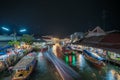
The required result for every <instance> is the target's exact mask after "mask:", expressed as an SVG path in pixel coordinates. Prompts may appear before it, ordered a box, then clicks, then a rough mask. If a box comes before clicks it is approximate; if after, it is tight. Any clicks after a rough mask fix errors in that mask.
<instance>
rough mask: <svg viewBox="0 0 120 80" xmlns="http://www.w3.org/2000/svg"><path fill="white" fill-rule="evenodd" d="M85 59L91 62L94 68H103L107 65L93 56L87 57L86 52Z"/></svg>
mask: <svg viewBox="0 0 120 80" xmlns="http://www.w3.org/2000/svg"><path fill="white" fill-rule="evenodd" d="M83 54H84V57H85V59H86V60H87V61H88V62H90V63H91V64H93V65H94V66H96V67H98V68H101V67H103V66H105V63H104V62H103V61H98V60H96V59H94V58H92V57H91V56H89V55H87V54H86V53H85V52H83Z"/></svg>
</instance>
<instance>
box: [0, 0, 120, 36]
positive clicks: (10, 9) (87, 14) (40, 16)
mask: <svg viewBox="0 0 120 80" xmlns="http://www.w3.org/2000/svg"><path fill="white" fill-rule="evenodd" d="M1 26H5V27H8V28H10V29H11V30H13V29H15V30H16V31H18V30H19V29H20V28H27V30H28V31H27V32H26V33H31V34H39V35H47V34H50V35H52V34H53V35H57V36H65V35H69V34H72V33H74V32H86V31H88V29H89V30H92V29H93V28H94V27H96V26H100V27H101V28H103V29H104V30H106V31H108V30H113V29H120V8H119V4H118V2H115V0H78V1H75V0H63V1H62V0H59V1H58V0H55V1H53V0H43V1H42V0H0V27H1ZM0 31H1V32H3V31H2V30H0Z"/></svg>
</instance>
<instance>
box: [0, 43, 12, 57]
mask: <svg viewBox="0 0 120 80" xmlns="http://www.w3.org/2000/svg"><path fill="white" fill-rule="evenodd" d="M12 47H13V46H10V45H7V46H4V47H0V55H4V54H6V52H4V50H6V49H8V48H12Z"/></svg>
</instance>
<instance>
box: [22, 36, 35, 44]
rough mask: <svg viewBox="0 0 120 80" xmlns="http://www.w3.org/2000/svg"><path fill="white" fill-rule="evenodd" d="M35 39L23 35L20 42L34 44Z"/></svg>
mask: <svg viewBox="0 0 120 80" xmlns="http://www.w3.org/2000/svg"><path fill="white" fill-rule="evenodd" d="M33 39H34V37H33V35H28V34H23V36H22V37H21V39H20V40H21V41H23V42H25V43H27V44H32V43H33Z"/></svg>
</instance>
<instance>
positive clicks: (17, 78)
mask: <svg viewBox="0 0 120 80" xmlns="http://www.w3.org/2000/svg"><path fill="white" fill-rule="evenodd" d="M35 64H36V55H34V53H29V54H28V55H27V56H24V57H23V58H22V59H21V60H20V61H19V62H18V63H17V64H16V65H15V66H14V68H13V70H14V73H13V78H12V80H25V79H27V78H28V77H29V75H30V74H31V73H32V71H33V69H34V67H35Z"/></svg>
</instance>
